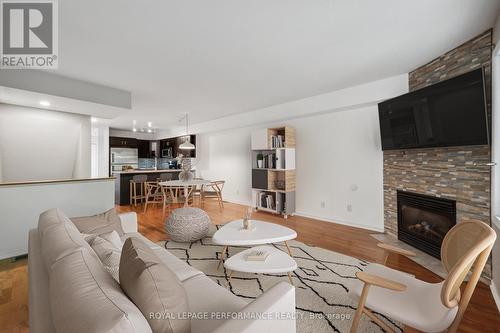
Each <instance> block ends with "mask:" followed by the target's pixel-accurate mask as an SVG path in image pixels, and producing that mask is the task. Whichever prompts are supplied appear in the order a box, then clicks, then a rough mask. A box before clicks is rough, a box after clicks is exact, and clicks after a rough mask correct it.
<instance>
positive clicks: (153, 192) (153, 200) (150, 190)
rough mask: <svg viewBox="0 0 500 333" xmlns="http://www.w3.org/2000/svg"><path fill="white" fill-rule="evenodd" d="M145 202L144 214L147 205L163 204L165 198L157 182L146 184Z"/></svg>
mask: <svg viewBox="0 0 500 333" xmlns="http://www.w3.org/2000/svg"><path fill="white" fill-rule="evenodd" d="M145 188H146V195H145V197H146V198H145V199H146V202H145V204H144V213H146V211H147V209H148V204H164V203H165V198H164V196H165V195H164V193H163V189H162V187H161V186H160V185H159V184H158V182H156V181H154V182H146V183H145Z"/></svg>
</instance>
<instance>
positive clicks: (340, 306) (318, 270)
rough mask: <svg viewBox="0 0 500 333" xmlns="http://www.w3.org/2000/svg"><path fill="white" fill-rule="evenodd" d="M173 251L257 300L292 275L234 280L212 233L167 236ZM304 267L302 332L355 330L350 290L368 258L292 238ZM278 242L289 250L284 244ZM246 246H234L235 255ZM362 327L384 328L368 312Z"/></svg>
mask: <svg viewBox="0 0 500 333" xmlns="http://www.w3.org/2000/svg"><path fill="white" fill-rule="evenodd" d="M159 244H160V245H161V246H164V247H165V248H166V249H167V250H168V251H170V252H171V253H172V254H174V255H175V256H177V257H178V258H179V259H181V260H183V261H185V262H187V263H188V264H189V265H191V266H193V267H195V268H196V269H198V270H200V271H202V272H204V273H205V274H206V275H207V276H209V277H210V278H212V279H213V280H214V281H216V282H217V283H218V284H219V285H221V286H223V287H225V288H227V289H229V290H230V291H231V292H232V293H233V294H234V295H236V296H238V297H241V298H243V299H246V300H247V301H251V300H253V299H255V298H257V297H259V296H260V295H261V294H262V293H263V292H265V291H266V290H267V289H269V288H271V287H272V286H274V285H275V284H276V283H278V282H280V281H288V277H287V275H286V274H282V275H269V274H248V273H240V272H234V273H233V276H232V278H231V282H229V281H228V274H229V272H228V271H227V270H226V269H225V268H223V267H221V268H220V270H217V264H218V260H219V258H220V252H221V251H222V246H220V245H214V244H213V243H212V239H211V237H207V238H204V239H202V240H200V241H197V242H194V243H177V242H172V241H167V242H161V243H159ZM288 244H289V245H290V246H291V248H292V253H293V257H294V259H295V261H296V262H297V265H298V267H299V268H298V269H297V270H296V271H295V272H294V273H292V276H293V282H294V284H295V287H296V307H297V332H300V333H306V332H315V333H322V332H325V333H326V332H342V333H344V332H349V329H350V327H351V320H352V318H353V317H354V312H355V310H356V305H357V302H356V301H354V300H353V299H351V298H350V296H349V295H348V292H349V286H350V284H351V283H352V282H353V281H355V280H356V277H355V273H356V272H359V271H362V270H363V267H365V266H366V265H367V263H366V262H365V261H362V260H359V259H356V258H353V257H349V256H345V255H342V254H339V253H336V252H333V251H329V250H325V249H321V248H318V247H311V246H308V245H306V244H304V243H301V242H297V241H289V242H288ZM273 246H275V247H277V248H279V249H281V250H283V251H286V248H285V246H284V245H282V244H274V245H273ZM244 249H246V247H229V251H228V252H229V256H231V255H234V254H236V253H238V252H240V251H242V250H244ZM379 317H380V318H382V320H384V321H385V322H386V323H388V324H389V325H390V326H391V327H393V328H394V329H395V330H396V332H402V326H401V325H400V324H399V323H397V322H394V321H392V320H390V319H388V318H385V317H382V316H380V315H379ZM359 332H367V333H368V332H383V330H382V329H381V328H380V327H379V326H378V325H377V324H376V323H374V322H373V321H371V320H370V319H369V318H367V316H363V320H362V322H361V323H360V328H359Z"/></svg>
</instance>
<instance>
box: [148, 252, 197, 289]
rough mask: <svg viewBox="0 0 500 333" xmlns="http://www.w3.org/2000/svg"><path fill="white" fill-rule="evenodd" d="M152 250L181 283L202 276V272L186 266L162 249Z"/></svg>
mask: <svg viewBox="0 0 500 333" xmlns="http://www.w3.org/2000/svg"><path fill="white" fill-rule="evenodd" d="M152 250H153V252H154V253H155V254H156V255H157V256H158V258H160V260H161V261H162V262H163V263H164V264H165V265H167V267H168V269H170V270H171V271H172V272H174V274H175V275H176V276H177V278H178V279H179V281H181V282H182V281H185V280H187V279H189V278H192V277H194V276H197V275H203V272H201V271H199V270H197V269H196V268H193V266H190V265H188V264H186V263H185V262H184V261H182V260H180V259H179V258H177V257H176V256H174V255H173V254H172V253H170V252H168V250H165V249H164V248H162V247H158V248H154V249H152Z"/></svg>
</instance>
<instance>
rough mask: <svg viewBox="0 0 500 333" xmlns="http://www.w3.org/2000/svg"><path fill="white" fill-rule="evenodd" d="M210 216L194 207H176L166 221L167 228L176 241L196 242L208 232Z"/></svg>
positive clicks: (169, 234)
mask: <svg viewBox="0 0 500 333" xmlns="http://www.w3.org/2000/svg"><path fill="white" fill-rule="evenodd" d="M209 227H210V217H209V216H208V215H207V213H206V212H205V211H204V210H201V209H199V208H194V207H185V208H177V209H174V211H173V212H172V214H170V216H169V217H168V219H167V220H166V221H165V230H166V231H167V234H168V236H169V237H170V239H171V240H173V241H175V242H194V241H197V240H199V239H202V238H203V237H205V236H206V235H207V234H208V229H209Z"/></svg>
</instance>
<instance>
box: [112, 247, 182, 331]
mask: <svg viewBox="0 0 500 333" xmlns="http://www.w3.org/2000/svg"><path fill="white" fill-rule="evenodd" d="M120 284H121V287H122V289H123V290H124V291H125V293H126V294H127V295H128V297H129V298H130V299H131V300H132V301H133V302H134V303H135V304H136V305H137V307H138V308H139V309H140V310H141V312H142V314H143V315H144V316H145V317H146V319H147V320H148V322H149V325H150V326H151V329H152V331H153V332H155V333H171V332H172V333H188V332H190V331H191V329H190V322H189V320H185V319H181V318H179V317H180V316H185V315H186V313H187V312H188V310H189V309H188V305H187V297H186V292H185V291H184V289H183V287H182V284H181V282H180V281H179V280H178V279H177V277H176V276H175V274H174V273H172V271H170V270H169V269H168V268H167V266H166V265H164V264H163V262H162V261H161V260H160V258H158V256H157V255H155V253H154V252H153V250H151V249H150V248H149V246H148V245H147V244H146V243H145V242H143V241H142V240H140V239H139V238H135V237H131V238H128V239H127V240H126V241H125V244H123V250H122V255H121V260H120ZM156 314H157V315H159V317H156V316H155V315H156ZM162 314H164V315H166V316H165V317H162Z"/></svg>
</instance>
